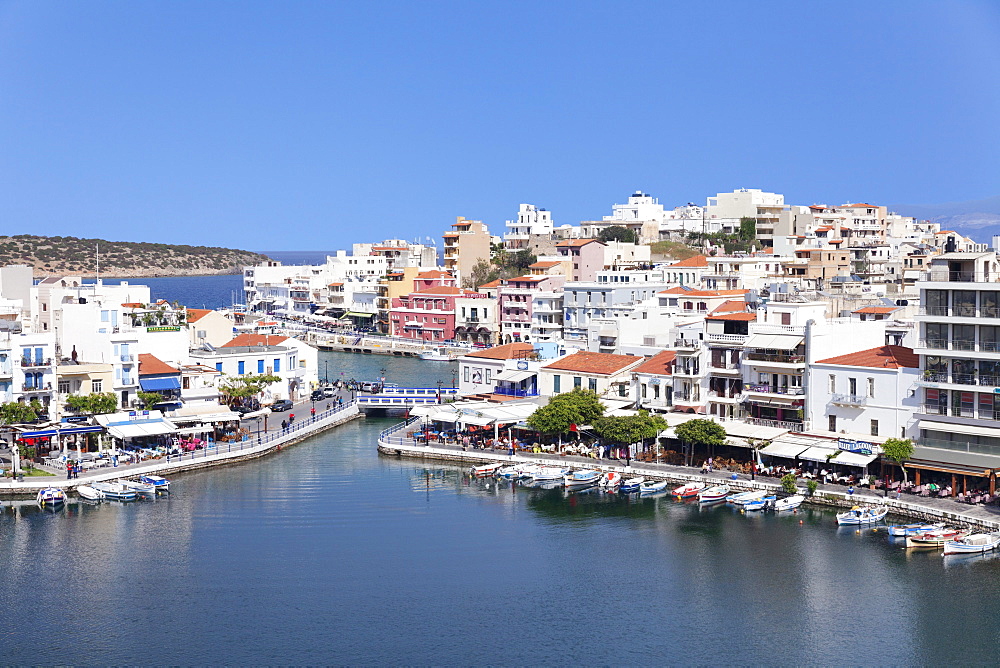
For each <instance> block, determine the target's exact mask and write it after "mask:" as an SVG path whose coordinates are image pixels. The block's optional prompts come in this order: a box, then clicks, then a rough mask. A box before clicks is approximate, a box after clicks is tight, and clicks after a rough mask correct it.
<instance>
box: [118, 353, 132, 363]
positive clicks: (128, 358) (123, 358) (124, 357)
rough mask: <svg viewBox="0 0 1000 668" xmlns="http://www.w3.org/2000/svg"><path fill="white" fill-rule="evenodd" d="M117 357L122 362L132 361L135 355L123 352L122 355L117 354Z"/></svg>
mask: <svg viewBox="0 0 1000 668" xmlns="http://www.w3.org/2000/svg"><path fill="white" fill-rule="evenodd" d="M119 357H120V358H121V361H122V362H134V361H135V355H133V354H132V353H125V354H124V355H119Z"/></svg>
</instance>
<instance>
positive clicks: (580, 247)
mask: <svg viewBox="0 0 1000 668" xmlns="http://www.w3.org/2000/svg"><path fill="white" fill-rule="evenodd" d="M605 248H607V246H605V245H604V244H603V243H601V242H600V241H598V240H597V239H567V240H565V241H560V242H559V243H557V244H556V252H557V253H559V257H561V258H565V259H566V261H567V262H568V264H570V268H569V275H568V279H569V280H571V281H596V280H597V272H599V271H602V270H603V269H604V249H605Z"/></svg>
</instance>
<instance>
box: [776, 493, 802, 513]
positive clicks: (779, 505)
mask: <svg viewBox="0 0 1000 668" xmlns="http://www.w3.org/2000/svg"><path fill="white" fill-rule="evenodd" d="M805 500H806V497H804V496H802V495H801V494H792V495H791V496H786V497H785V498H783V499H775V501H774V510H775V511H776V512H780V511H782V510H795V509H796V508H798V507H799V506H801V505H802V502H803V501H805Z"/></svg>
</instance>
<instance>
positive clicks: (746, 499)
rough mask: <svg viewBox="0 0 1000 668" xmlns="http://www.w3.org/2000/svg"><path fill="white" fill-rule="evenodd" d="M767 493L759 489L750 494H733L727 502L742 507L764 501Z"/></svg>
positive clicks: (751, 491)
mask: <svg viewBox="0 0 1000 668" xmlns="http://www.w3.org/2000/svg"><path fill="white" fill-rule="evenodd" d="M766 494H767V492H765V491H763V490H759V489H752V490H750V491H749V492H740V493H739V494H733V495H732V496H730V497H729V498H728V499H726V501H728V502H729V503H734V504H736V505H737V506H742V505H745V504H747V503H750V502H751V501H757V500H759V499H763V498H764V496H765V495H766Z"/></svg>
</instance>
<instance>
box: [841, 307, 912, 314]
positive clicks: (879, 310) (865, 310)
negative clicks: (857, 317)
mask: <svg viewBox="0 0 1000 668" xmlns="http://www.w3.org/2000/svg"><path fill="white" fill-rule="evenodd" d="M901 308H902V307H901V306H864V307H862V308H859V309H857V310H856V311H851V313H892V312H893V311H898V310H899V309H901Z"/></svg>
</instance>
